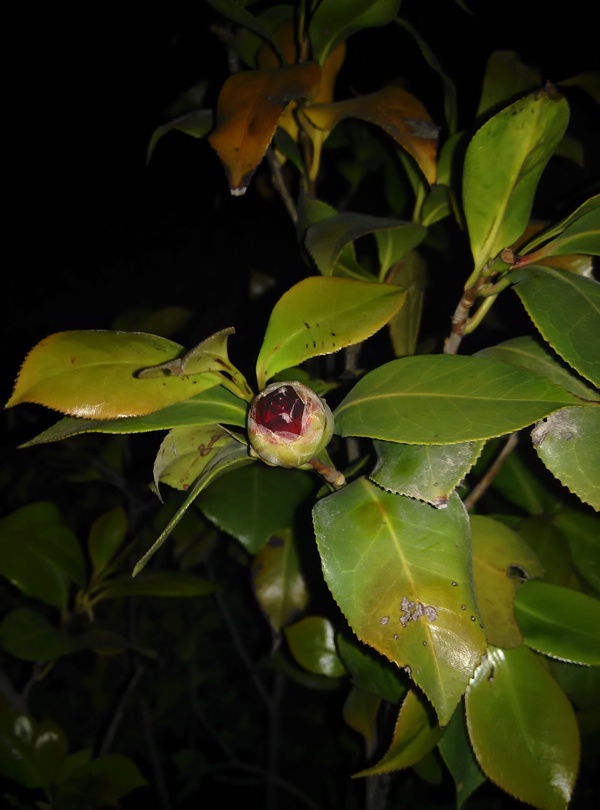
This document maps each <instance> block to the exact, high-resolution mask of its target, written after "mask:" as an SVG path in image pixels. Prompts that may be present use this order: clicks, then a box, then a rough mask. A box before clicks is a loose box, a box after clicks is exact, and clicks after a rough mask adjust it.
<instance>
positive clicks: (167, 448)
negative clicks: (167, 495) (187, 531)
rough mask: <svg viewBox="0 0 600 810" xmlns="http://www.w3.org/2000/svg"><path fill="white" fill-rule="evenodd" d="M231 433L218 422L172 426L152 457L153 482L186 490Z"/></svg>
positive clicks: (228, 438) (229, 437)
mask: <svg viewBox="0 0 600 810" xmlns="http://www.w3.org/2000/svg"><path fill="white" fill-rule="evenodd" d="M230 441H231V436H230V435H229V433H227V431H226V430H223V428H221V427H219V425H202V426H200V427H184V428H174V429H173V430H170V431H169V432H168V433H167V435H166V436H165V438H164V439H163V440H162V442H161V445H160V447H159V448H158V453H157V454H156V458H155V459H154V468H153V473H154V476H153V477H154V485H155V486H156V488H157V490H158V486H159V484H160V483H161V482H164V483H165V484H168V485H169V486H171V487H174V488H175V489H183V490H186V489H189V488H190V486H191V485H192V484H193V483H194V481H195V480H196V479H197V478H198V476H199V475H200V474H201V473H202V471H203V470H204V468H205V467H206V465H207V464H208V463H209V462H210V461H211V459H212V458H213V457H214V456H215V454H216V453H218V452H219V450H220V449H221V448H222V447H224V446H225V445H226V444H227V443H228V442H230Z"/></svg>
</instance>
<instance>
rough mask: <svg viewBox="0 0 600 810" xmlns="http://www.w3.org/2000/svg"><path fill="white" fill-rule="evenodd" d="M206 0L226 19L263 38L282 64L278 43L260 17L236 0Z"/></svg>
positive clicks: (283, 60) (282, 59)
mask: <svg viewBox="0 0 600 810" xmlns="http://www.w3.org/2000/svg"><path fill="white" fill-rule="evenodd" d="M208 2H209V3H210V5H211V6H212V7H213V8H214V9H215V10H216V11H218V12H219V13H220V14H222V15H223V16H224V17H227V19H229V20H231V21H232V22H234V23H236V24H237V25H239V26H241V27H242V28H244V29H247V30H248V31H252V32H253V33H254V34H256V35H257V36H259V37H260V38H261V39H263V40H264V41H265V42H266V43H268V44H269V45H270V46H271V47H272V48H273V49H274V51H275V52H276V53H277V55H278V56H279V58H280V59H281V62H282V64H283V63H284V62H285V59H284V58H283V55H282V53H281V50H280V48H279V43H278V42H277V39H276V38H275V37H274V36H273V32H272V30H271V27H270V26H268V25H265V23H264V22H263V21H262V20H261V19H259V18H257V17H255V16H254V15H253V14H250V12H249V11H246V9H245V8H244V6H243V5H242V4H241V3H239V2H236V0H208Z"/></svg>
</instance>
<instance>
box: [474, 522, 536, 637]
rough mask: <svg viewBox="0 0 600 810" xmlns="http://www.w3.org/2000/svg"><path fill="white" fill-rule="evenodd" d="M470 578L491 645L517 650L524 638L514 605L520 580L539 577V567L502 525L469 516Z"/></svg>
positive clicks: (526, 546) (533, 555) (530, 551)
mask: <svg viewBox="0 0 600 810" xmlns="http://www.w3.org/2000/svg"><path fill="white" fill-rule="evenodd" d="M471 532H472V542H473V577H474V579H475V593H476V595H477V604H478V605H479V610H480V612H481V617H482V619H483V624H484V627H485V633H486V636H487V639H488V641H489V642H490V644H493V645H494V646H500V645H501V646H502V647H504V648H506V649H510V648H512V647H519V646H520V645H521V644H522V643H523V637H522V635H521V631H520V629H519V625H518V624H517V620H516V619H515V614H514V609H513V603H514V600H515V594H516V593H517V591H518V589H519V587H520V585H521V581H520V580H521V579H522V578H524V577H538V576H541V575H542V573H543V571H542V566H541V564H540V561H539V560H538V558H537V555H536V554H535V552H533V551H532V550H531V549H530V548H529V546H528V545H527V543H526V542H525V541H524V540H522V539H521V538H520V537H519V535H518V534H517V533H516V532H513V531H512V529H509V528H508V526H505V525H504V524H503V523H500V522H499V521H497V520H493V519H492V518H489V517H483V516H481V515H473V516H472V517H471Z"/></svg>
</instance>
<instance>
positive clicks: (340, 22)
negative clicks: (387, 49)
mask: <svg viewBox="0 0 600 810" xmlns="http://www.w3.org/2000/svg"><path fill="white" fill-rule="evenodd" d="M399 7H400V0H344V2H343V3H340V2H339V0H322V2H321V3H319V5H318V6H317V9H316V11H315V13H314V14H313V15H312V17H311V20H310V24H309V27H308V36H309V39H310V44H311V47H312V55H313V57H314V58H315V59H318V61H319V62H320V63H321V64H322V63H323V61H324V59H325V58H326V57H327V55H328V54H329V53H330V52H331V51H332V50H333V49H334V48H335V46H336V45H338V44H339V43H340V42H344V40H346V39H348V37H350V36H351V35H352V34H354V33H355V32H357V31H362V30H363V29H365V28H375V27H378V26H381V25H386V24H387V23H389V22H391V21H392V20H393V19H394V17H395V16H396V14H397V13H398V9H399Z"/></svg>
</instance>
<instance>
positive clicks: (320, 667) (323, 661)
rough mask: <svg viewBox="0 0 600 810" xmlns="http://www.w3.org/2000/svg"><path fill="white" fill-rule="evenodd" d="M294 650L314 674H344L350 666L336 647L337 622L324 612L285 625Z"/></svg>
mask: <svg viewBox="0 0 600 810" xmlns="http://www.w3.org/2000/svg"><path fill="white" fill-rule="evenodd" d="M284 632H285V637H286V640H287V643H288V645H289V648H290V651H291V653H292V655H293V656H294V658H295V659H296V661H297V662H298V663H299V664H300V666H302V667H304V669H307V670H308V671H309V672H312V673H313V674H314V675H325V676H326V677H327V678H341V677H342V676H343V675H345V674H346V669H345V667H344V665H343V663H342V661H341V659H340V657H339V655H338V652H337V649H336V647H335V631H334V629H333V625H332V624H331V622H330V621H328V620H327V619H324V618H323V617H322V616H306V617H305V618H303V619H300V621H298V622H296V623H295V624H291V625H290V626H289V627H286V629H285V631H284Z"/></svg>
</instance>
